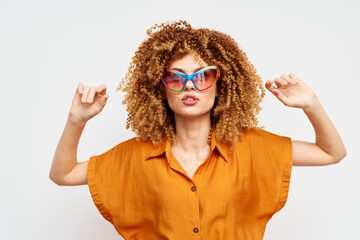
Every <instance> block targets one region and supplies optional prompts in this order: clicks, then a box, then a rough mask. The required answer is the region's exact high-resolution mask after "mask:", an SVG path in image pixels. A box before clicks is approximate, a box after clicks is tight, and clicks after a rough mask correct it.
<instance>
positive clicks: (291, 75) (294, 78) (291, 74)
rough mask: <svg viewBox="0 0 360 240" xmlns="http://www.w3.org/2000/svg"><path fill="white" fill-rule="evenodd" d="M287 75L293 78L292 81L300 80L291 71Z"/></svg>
mask: <svg viewBox="0 0 360 240" xmlns="http://www.w3.org/2000/svg"><path fill="white" fill-rule="evenodd" d="M289 76H290V78H291V79H293V80H294V81H296V82H300V78H298V77H297V76H296V75H295V73H293V72H291V73H289Z"/></svg>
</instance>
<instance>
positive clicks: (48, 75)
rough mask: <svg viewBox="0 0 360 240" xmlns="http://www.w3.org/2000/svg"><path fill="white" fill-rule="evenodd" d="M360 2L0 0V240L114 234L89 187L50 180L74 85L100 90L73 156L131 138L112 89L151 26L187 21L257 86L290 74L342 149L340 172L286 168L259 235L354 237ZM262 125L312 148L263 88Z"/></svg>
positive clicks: (304, 127)
mask: <svg viewBox="0 0 360 240" xmlns="http://www.w3.org/2000/svg"><path fill="white" fill-rule="evenodd" d="M359 10H360V3H359V1H356V0H344V1H331V0H327V1H326V0H323V1H319V0H315V1H314V0H311V1H309V0H302V1H285V0H284V1H266V0H263V1H221V2H220V1H211V0H207V1H187V0H185V1H184V0H183V1H170V0H167V1H156V0H152V1H131V2H130V1H126V2H125V1H115V0H113V1H89V0H87V1H85V0H84V1H78V0H72V1H69V0H64V1H49V0H47V1H45V0H44V1H36V0H34V1H30V0H29V1H25V0H23V1H17V0H11V1H10V0H8V1H4V0H0V81H1V88H0V89H1V94H0V98H1V99H0V104H1V105H0V110H1V118H0V138H1V143H0V150H1V152H0V153H1V157H0V159H1V160H0V161H1V162H0V163H1V165H0V187H1V192H0V196H1V197H0V205H1V212H0V239H34V240H35V239H36V240H42V239H46V240H48V239H54V240H57V239H59V240H60V239H61V240H62V239H89V240H91V239H122V238H121V237H120V236H119V235H118V234H117V232H116V231H115V229H114V228H113V226H112V225H111V224H110V223H108V222H107V221H106V220H105V219H103V218H102V216H101V215H100V213H99V212H98V210H97V209H96V207H95V205H94V204H93V202H92V199H91V197H90V194H89V190H88V187H87V186H77V187H59V186H57V185H56V184H54V183H53V182H51V180H50V179H49V177H48V175H49V170H50V166H51V162H52V158H53V155H54V152H55V149H56V146H57V143H58V141H59V138H60V136H61V133H62V131H63V128H64V126H65V122H66V119H67V115H68V111H69V108H70V106H71V101H72V98H73V95H74V92H75V89H76V86H77V84H78V83H79V82H83V83H85V84H87V85H100V84H102V83H105V84H106V85H107V86H108V93H109V94H110V97H109V99H108V104H107V105H106V106H105V108H104V110H103V112H102V113H101V114H100V115H98V116H96V117H95V118H94V119H91V120H90V121H89V122H88V124H87V126H86V128H85V130H84V133H83V136H82V137H81V140H80V144H79V151H78V160H79V161H85V160H88V159H89V157H90V156H93V155H98V154H101V153H103V152H105V151H107V150H109V149H110V148H112V147H113V146H115V145H116V144H118V143H120V142H122V141H124V140H126V139H129V138H131V137H133V136H134V134H133V133H132V132H131V131H130V130H125V124H126V116H127V113H126V111H125V106H124V105H122V104H121V100H122V99H123V95H122V93H117V92H116V91H115V88H116V86H117V84H118V82H119V81H120V79H121V78H123V77H124V76H125V74H126V72H127V68H128V66H129V63H130V60H131V57H132V56H133V54H134V52H135V51H136V50H137V48H138V46H139V44H140V43H141V42H142V41H143V40H145V38H146V37H147V35H146V33H145V32H146V29H148V28H150V27H151V26H153V25H154V24H155V23H162V22H165V21H174V20H179V19H184V20H187V21H189V23H190V24H192V26H193V27H195V28H198V27H206V28H210V29H215V30H219V31H222V32H224V33H227V34H229V35H230V36H232V37H233V38H234V39H235V40H236V41H237V42H238V44H239V46H240V47H241V48H242V49H243V50H244V51H245V52H246V53H247V55H248V57H249V59H250V61H251V62H252V63H253V65H254V66H255V67H256V68H257V70H258V73H259V75H260V76H261V78H262V80H263V81H264V82H265V81H266V80H268V79H272V78H275V77H278V76H280V75H281V74H284V73H289V72H294V73H295V74H297V75H298V76H299V77H300V78H301V79H302V80H304V81H305V82H306V83H307V84H308V85H309V86H310V87H311V88H312V89H313V90H314V91H315V92H316V94H317V96H318V97H319V99H320V101H321V103H322V104H323V106H324V108H325V110H326V111H327V113H328V115H329V116H330V117H331V119H332V121H333V122H334V124H335V125H336V127H337V129H338V131H339V132H340V134H341V136H342V138H343V141H344V143H345V145H346V147H347V151H348V155H347V157H346V158H345V159H344V160H343V161H342V162H341V163H339V164H337V165H331V166H325V167H294V168H293V172H292V178H291V184H290V192H289V197H288V201H287V203H286V205H285V207H284V208H283V209H282V210H281V211H280V212H278V213H277V214H275V215H274V216H273V218H272V219H271V220H270V222H269V224H268V225H267V229H266V232H265V237H264V239H276V240H288V239H299V240H300V239H301V240H303V239H308V240H312V239H327V240H328V239H358V238H359V234H360V230H359V227H358V226H359V217H358V216H359V214H360V211H359V202H360V194H359V187H358V184H359V182H360V181H359V180H360V177H359V175H358V174H357V172H358V171H359V170H358V169H359V166H360V164H359V157H360V153H359V148H360V144H359V143H360V141H359V138H358V137H359V135H360V131H359V122H360V114H359V106H358V105H359V103H360V101H359V97H360V89H359V87H360V84H359V81H360V77H359V71H358V70H359V64H360V61H359V54H360V47H359V43H360V33H359V29H360V28H359V23H360V15H359ZM262 106H263V111H262V112H261V114H260V120H261V121H260V123H261V125H264V126H266V130H268V131H271V132H273V133H276V134H279V135H285V136H289V137H291V138H292V139H294V140H295V139H296V140H304V141H312V142H313V141H315V136H314V132H313V129H312V126H311V124H310V122H309V121H308V120H307V118H306V116H305V114H304V113H303V111H302V110H300V109H290V108H287V107H285V106H284V105H282V103H281V102H279V101H278V100H277V99H276V98H275V97H274V96H273V95H271V93H270V92H268V91H267V93H266V97H265V99H264V102H263V104H262Z"/></svg>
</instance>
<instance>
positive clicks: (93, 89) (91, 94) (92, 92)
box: [87, 87, 96, 103]
mask: <svg viewBox="0 0 360 240" xmlns="http://www.w3.org/2000/svg"><path fill="white" fill-rule="evenodd" d="M95 91H96V88H95V87H92V88H91V89H90V92H89V95H88V97H87V102H88V103H92V102H93V99H94V96H95Z"/></svg>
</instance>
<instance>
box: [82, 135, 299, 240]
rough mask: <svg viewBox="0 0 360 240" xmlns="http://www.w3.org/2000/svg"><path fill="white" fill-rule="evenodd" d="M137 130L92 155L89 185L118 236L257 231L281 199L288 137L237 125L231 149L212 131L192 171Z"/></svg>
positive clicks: (225, 235) (236, 235) (257, 234)
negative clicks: (239, 133) (205, 154)
mask: <svg viewBox="0 0 360 240" xmlns="http://www.w3.org/2000/svg"><path fill="white" fill-rule="evenodd" d="M170 147H171V144H170V141H169V140H168V139H165V141H164V142H163V143H162V144H160V145H158V146H153V145H152V143H151V142H150V141H146V142H145V141H137V140H136V139H135V138H132V139H130V140H127V141H124V142H122V143H120V144H118V145H116V146H115V147H113V148H112V149H110V150H108V151H106V152H105V153H103V154H101V155H98V156H92V157H90V160H89V163H88V176H87V177H88V186H89V190H90V193H91V196H92V199H93V201H94V203H95V205H96V207H97V208H98V210H99V211H100V213H101V214H102V216H103V217H104V218H105V219H106V220H108V221H109V222H110V223H112V224H113V225H114V227H115V229H116V230H117V232H118V233H119V234H120V235H121V236H122V237H123V238H124V239H126V240H127V239H138V240H141V239H147V240H149V239H157V240H158V239H171V240H176V239H179V240H180V239H181V240H183V239H187V240H190V239H255V240H257V239H262V238H263V235H264V232H265V228H266V224H267V223H268V221H269V220H270V218H271V217H272V216H273V215H274V214H275V213H276V212H278V211H279V210H280V209H282V208H283V206H284V205H285V203H286V200H287V197H288V190H289V185H290V178H291V169H292V142H291V139H290V138H289V137H285V136H279V135H276V134H273V133H270V132H268V131H265V130H263V129H260V128H248V129H244V130H243V137H242V138H241V139H239V141H238V142H237V144H236V145H235V147H234V150H233V152H232V153H231V154H230V153H229V151H228V150H229V149H228V147H227V146H226V145H222V144H221V143H220V142H218V141H217V140H216V137H215V131H214V132H213V133H212V136H211V146H210V154H209V157H208V159H207V160H206V161H205V162H203V164H202V165H200V166H199V167H198V169H197V171H196V172H195V174H194V176H193V178H192V179H191V178H190V177H189V176H188V175H187V174H186V172H185V170H184V169H183V168H182V166H181V165H180V163H179V162H178V161H177V160H176V158H175V157H174V156H173V154H172V153H171V151H170Z"/></svg>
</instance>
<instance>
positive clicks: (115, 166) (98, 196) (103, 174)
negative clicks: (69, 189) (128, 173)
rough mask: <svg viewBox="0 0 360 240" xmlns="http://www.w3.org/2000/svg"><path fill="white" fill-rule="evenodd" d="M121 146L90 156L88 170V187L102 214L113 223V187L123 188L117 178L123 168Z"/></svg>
mask: <svg viewBox="0 0 360 240" xmlns="http://www.w3.org/2000/svg"><path fill="white" fill-rule="evenodd" d="M120 147H121V144H118V145H116V146H115V147H113V148H112V149H110V150H108V151H107V152H105V153H103V154H100V155H97V156H92V157H90V159H89V162H88V170H87V181H88V187H89V190H90V194H91V197H92V199H93V201H94V204H95V206H96V207H97V209H98V210H99V212H100V213H101V215H102V216H103V217H104V218H105V219H106V220H108V221H109V222H111V223H113V219H112V215H111V206H110V203H111V202H110V199H112V198H114V193H115V192H114V190H113V189H121V187H119V186H118V185H119V182H120V181H119V179H117V176H118V174H117V170H119V169H120V168H121V166H120V161H119V159H120V156H119V154H120V152H121V151H120Z"/></svg>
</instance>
